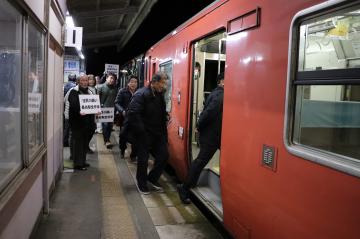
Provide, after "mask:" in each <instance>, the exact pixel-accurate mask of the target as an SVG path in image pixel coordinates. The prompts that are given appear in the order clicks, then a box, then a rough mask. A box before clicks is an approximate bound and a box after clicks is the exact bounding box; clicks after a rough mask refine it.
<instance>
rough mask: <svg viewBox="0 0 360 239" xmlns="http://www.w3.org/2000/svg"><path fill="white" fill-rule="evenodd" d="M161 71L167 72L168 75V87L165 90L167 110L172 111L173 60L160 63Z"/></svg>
mask: <svg viewBox="0 0 360 239" xmlns="http://www.w3.org/2000/svg"><path fill="white" fill-rule="evenodd" d="M160 71H162V72H165V73H166V74H167V76H168V80H167V87H166V92H165V103H166V111H167V112H170V111H171V95H172V61H167V62H165V63H161V64H160Z"/></svg>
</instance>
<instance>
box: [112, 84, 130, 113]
mask: <svg viewBox="0 0 360 239" xmlns="http://www.w3.org/2000/svg"><path fill="white" fill-rule="evenodd" d="M132 96H133V94H132V93H131V92H130V90H129V88H128V87H125V88H122V89H120V90H119V92H118V93H117V96H116V99H115V108H116V110H117V111H119V112H120V113H122V112H123V111H126V109H127V108H128V106H129V103H130V100H131V97H132Z"/></svg>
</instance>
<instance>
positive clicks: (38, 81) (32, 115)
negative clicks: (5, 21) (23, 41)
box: [27, 21, 44, 156]
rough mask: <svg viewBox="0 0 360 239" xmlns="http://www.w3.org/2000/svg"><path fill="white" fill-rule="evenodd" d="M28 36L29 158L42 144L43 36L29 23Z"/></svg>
mask: <svg viewBox="0 0 360 239" xmlns="http://www.w3.org/2000/svg"><path fill="white" fill-rule="evenodd" d="M28 34H29V37H28V58H27V63H28V68H27V69H28V76H27V88H28V147H29V155H30V156H31V155H32V154H33V153H35V152H36V150H37V149H38V148H39V147H40V146H41V145H42V144H43V142H44V137H43V132H44V122H43V115H44V109H43V90H44V35H43V33H42V32H41V31H40V30H39V29H38V28H37V27H36V26H35V25H34V24H33V23H32V22H31V21H30V22H29V25H28Z"/></svg>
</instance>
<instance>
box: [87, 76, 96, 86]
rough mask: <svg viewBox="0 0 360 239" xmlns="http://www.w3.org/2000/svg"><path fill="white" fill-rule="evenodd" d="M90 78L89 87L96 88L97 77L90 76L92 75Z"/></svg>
mask: <svg viewBox="0 0 360 239" xmlns="http://www.w3.org/2000/svg"><path fill="white" fill-rule="evenodd" d="M88 78H89V86H90V87H95V86H96V80H95V76H94V75H92V74H90V75H88Z"/></svg>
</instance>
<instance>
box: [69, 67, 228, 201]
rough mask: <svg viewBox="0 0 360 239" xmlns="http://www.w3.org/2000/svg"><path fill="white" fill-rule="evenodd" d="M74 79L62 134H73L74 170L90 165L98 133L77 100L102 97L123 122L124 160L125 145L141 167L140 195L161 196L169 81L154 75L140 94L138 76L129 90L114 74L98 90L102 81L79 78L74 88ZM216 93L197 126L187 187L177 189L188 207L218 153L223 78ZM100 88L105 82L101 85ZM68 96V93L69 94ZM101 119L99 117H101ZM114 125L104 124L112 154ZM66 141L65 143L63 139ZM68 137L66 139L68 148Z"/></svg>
mask: <svg viewBox="0 0 360 239" xmlns="http://www.w3.org/2000/svg"><path fill="white" fill-rule="evenodd" d="M74 78H76V77H74V76H73V75H71V76H69V83H67V84H66V85H65V87H64V95H65V96H64V100H65V113H64V115H65V122H67V123H65V124H64V126H65V128H64V131H65V130H66V129H67V126H69V127H68V128H69V129H70V131H71V140H70V147H71V150H70V151H71V158H72V159H73V161H74V169H76V170H86V169H87V167H89V166H90V165H89V164H88V163H86V153H91V149H90V151H89V142H90V140H91V138H92V136H93V134H94V132H95V130H96V124H95V118H94V114H84V113H81V110H80V103H79V95H84V94H89V95H90V94H98V95H99V97H100V104H101V107H110V108H114V109H115V111H117V113H118V114H119V115H120V116H121V118H122V120H121V121H122V127H121V130H120V134H119V136H120V139H119V147H120V158H124V157H125V150H126V149H127V143H130V144H131V146H132V147H131V154H130V158H131V161H133V162H136V161H137V171H136V181H137V182H136V184H137V187H138V190H139V192H140V193H142V194H149V193H150V190H149V186H150V187H151V188H152V189H153V190H155V191H157V192H163V187H162V186H161V185H160V184H159V178H160V176H161V174H162V173H163V170H164V168H165V166H166V164H167V161H168V159H169V152H168V135H167V122H168V120H169V115H168V113H167V112H166V103H165V98H164V93H165V91H166V86H167V79H168V77H167V75H166V74H165V73H163V72H158V73H155V74H154V75H153V77H152V79H151V82H150V84H149V85H148V86H145V87H143V88H141V89H137V88H138V78H137V76H134V75H131V76H130V77H129V78H128V82H127V86H126V87H125V88H122V89H119V90H118V89H117V88H116V76H115V75H114V74H112V73H109V74H107V75H106V76H105V77H102V78H101V79H103V81H104V83H103V84H100V85H99V84H97V82H98V81H99V79H100V78H99V77H95V76H94V75H85V74H81V75H80V76H79V78H78V84H77V85H75V83H74ZM217 80H218V87H217V88H216V89H215V90H213V91H212V93H211V94H210V95H209V97H208V98H207V99H206V101H205V104H204V110H203V111H202V113H201V114H200V117H199V120H198V122H197V126H196V127H197V131H198V132H199V135H200V152H199V154H198V156H197V158H196V159H195V160H194V161H193V162H192V164H191V165H190V168H189V172H188V175H187V177H186V180H185V182H184V184H181V185H178V187H177V189H178V193H179V197H180V199H181V201H182V202H183V203H185V204H187V203H190V199H189V194H190V188H192V187H194V186H196V184H197V181H198V179H199V176H200V173H201V171H202V170H203V168H204V167H205V166H206V164H207V163H208V162H209V160H210V159H211V158H212V156H213V155H214V153H215V152H216V150H217V149H220V139H221V123H222V111H223V110H222V109H223V97H224V88H223V87H224V74H223V73H221V74H219V75H218V77H217ZM100 82H101V80H100ZM65 91H66V92H65ZM99 114H100V113H99ZM112 128H113V122H106V123H102V134H103V138H104V144H105V146H106V147H107V148H108V149H111V148H112V144H111V142H110V135H111V131H112ZM65 137H66V138H65ZM66 140H68V134H67V133H66V132H65V133H64V146H66V142H67V141H66ZM150 154H151V155H152V156H153V157H154V164H153V167H152V169H151V170H150V171H149V173H148V160H149V156H150Z"/></svg>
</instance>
